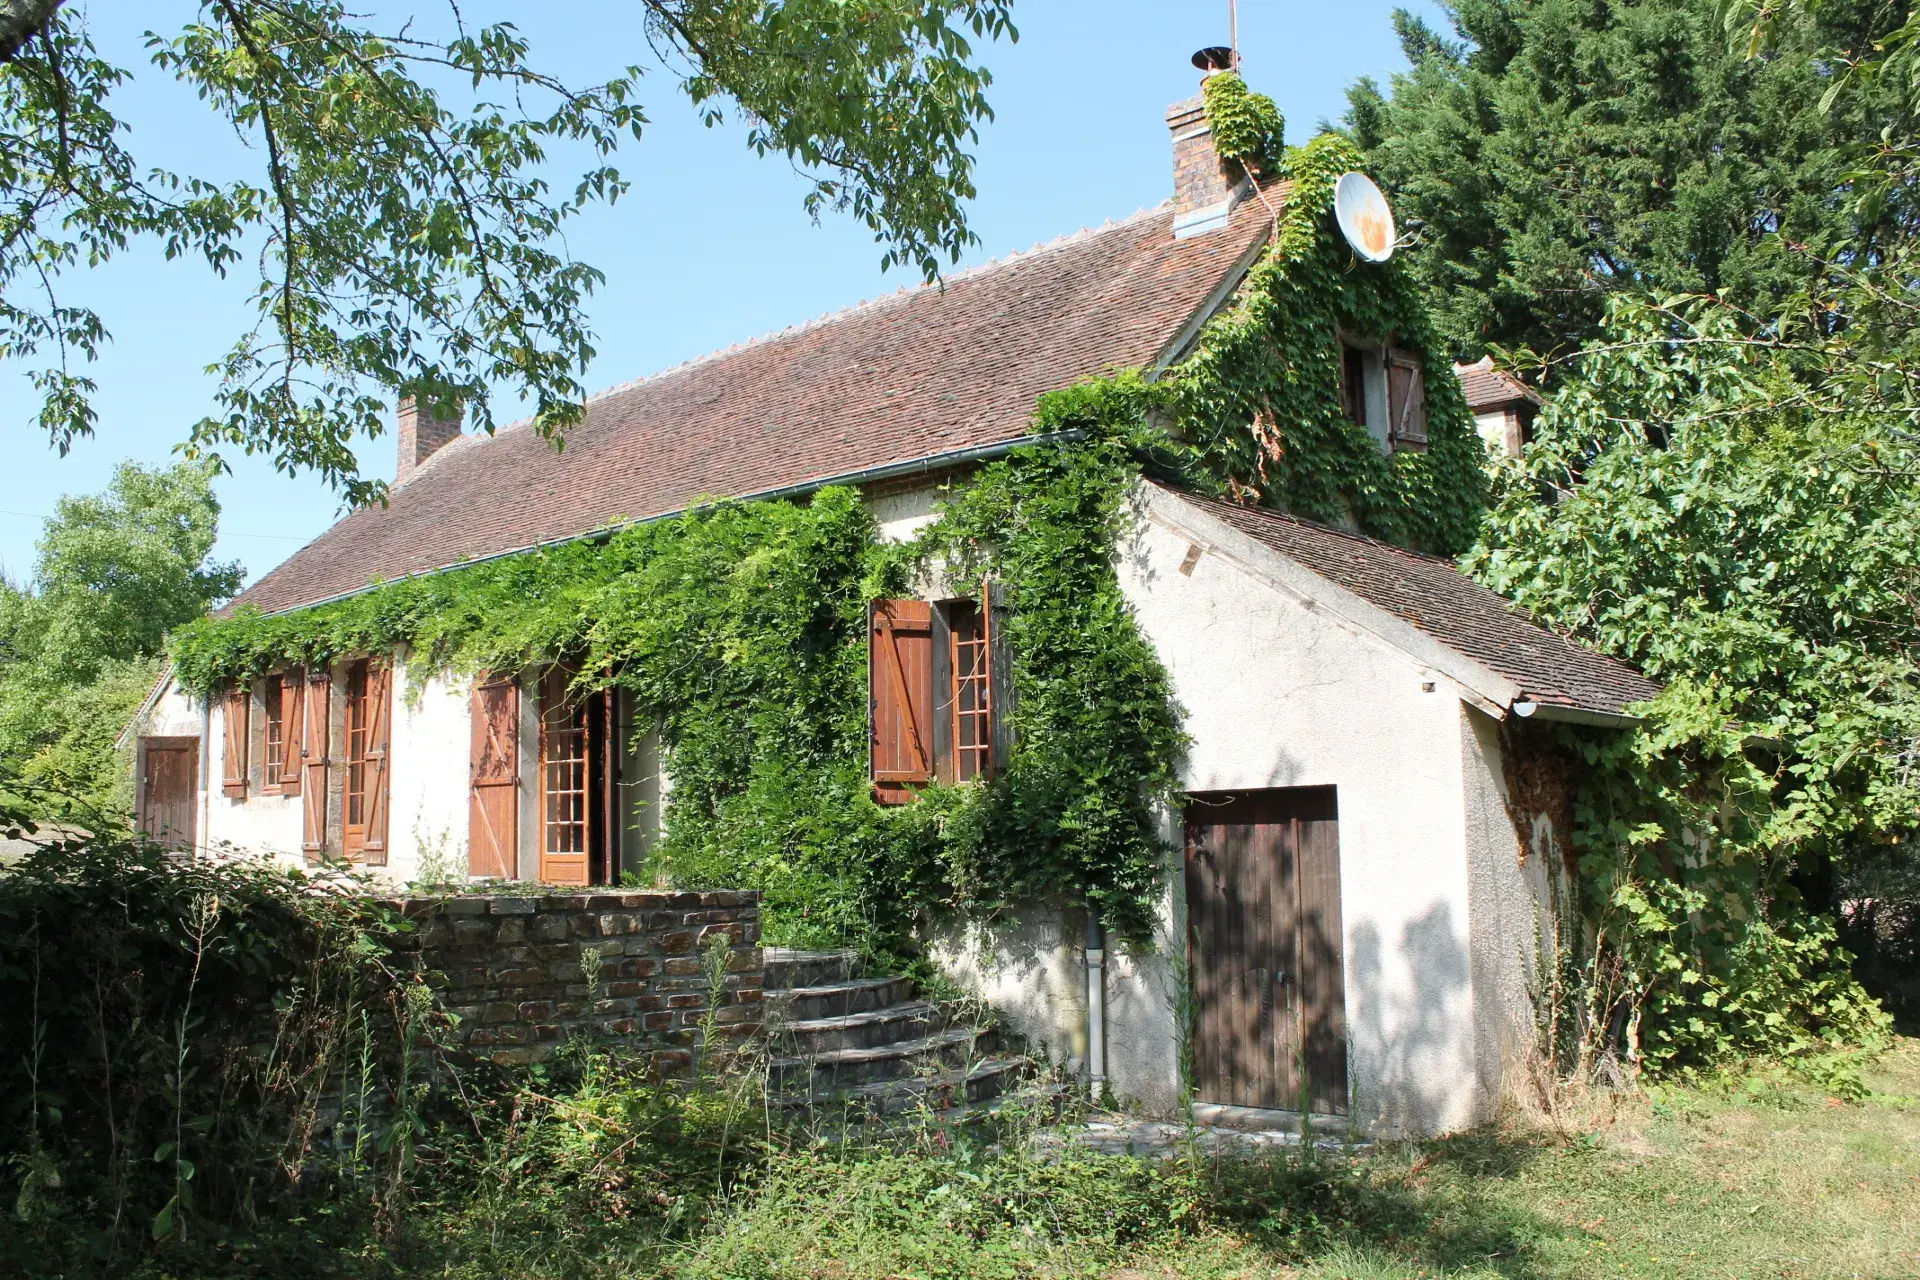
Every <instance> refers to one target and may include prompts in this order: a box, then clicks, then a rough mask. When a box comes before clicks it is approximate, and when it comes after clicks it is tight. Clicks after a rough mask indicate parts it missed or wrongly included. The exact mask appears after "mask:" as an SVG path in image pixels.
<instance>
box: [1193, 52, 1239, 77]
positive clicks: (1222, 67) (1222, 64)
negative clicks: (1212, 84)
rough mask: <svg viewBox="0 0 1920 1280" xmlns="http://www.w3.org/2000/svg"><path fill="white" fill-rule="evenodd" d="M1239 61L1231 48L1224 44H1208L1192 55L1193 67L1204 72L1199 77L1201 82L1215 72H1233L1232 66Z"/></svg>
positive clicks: (1233, 67)
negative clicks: (1204, 73)
mask: <svg viewBox="0 0 1920 1280" xmlns="http://www.w3.org/2000/svg"><path fill="white" fill-rule="evenodd" d="M1239 61H1240V59H1239V58H1238V57H1237V56H1235V54H1234V52H1233V49H1232V48H1231V46H1228V45H1224V44H1210V45H1208V46H1207V47H1206V48H1204V49H1202V50H1200V51H1199V52H1197V53H1195V54H1194V55H1193V65H1194V66H1196V67H1198V68H1200V70H1202V71H1204V72H1206V75H1203V76H1201V77H1200V78H1201V79H1202V80H1204V79H1206V78H1207V76H1210V75H1212V74H1213V73H1214V72H1216V71H1233V70H1235V69H1236V68H1235V65H1234V64H1235V63H1237V62H1239Z"/></svg>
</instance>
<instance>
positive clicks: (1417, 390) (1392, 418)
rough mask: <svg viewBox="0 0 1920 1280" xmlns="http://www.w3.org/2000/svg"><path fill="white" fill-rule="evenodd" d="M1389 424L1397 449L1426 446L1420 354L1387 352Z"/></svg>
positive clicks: (1424, 385)
mask: <svg viewBox="0 0 1920 1280" xmlns="http://www.w3.org/2000/svg"><path fill="white" fill-rule="evenodd" d="M1387 423H1388V428H1389V437H1388V438H1389V441H1390V443H1391V444H1392V446H1393V447H1394V448H1395V449H1400V448H1407V449H1412V450H1415V451H1416V452H1421V453H1424V452H1425V451H1426V448H1427V378H1426V369H1425V366H1424V365H1423V364H1422V363H1421V360H1420V357H1419V355H1418V354H1417V353H1415V352H1412V351H1404V350H1401V349H1398V348H1389V349H1388V351H1387Z"/></svg>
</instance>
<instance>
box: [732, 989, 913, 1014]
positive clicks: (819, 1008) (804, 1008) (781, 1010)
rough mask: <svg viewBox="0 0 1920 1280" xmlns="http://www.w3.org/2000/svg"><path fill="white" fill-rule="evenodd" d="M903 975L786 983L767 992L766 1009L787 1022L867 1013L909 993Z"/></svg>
mask: <svg viewBox="0 0 1920 1280" xmlns="http://www.w3.org/2000/svg"><path fill="white" fill-rule="evenodd" d="M912 990H913V984H912V983H911V982H909V981H907V979H905V978H853V979H850V980H848V981H846V982H828V983H822V984H820V985H819V986H811V987H787V988H784V989H777V990H770V991H768V992H767V993H766V997H765V998H766V1005H767V1009H768V1011H769V1012H771V1013H775V1014H778V1015H779V1016H781V1017H783V1018H786V1019H787V1020H788V1021H790V1022H794V1021H799V1022H804V1021H810V1020H812V1019H815V1018H837V1017H844V1016H845V1015H847V1014H853V1013H867V1012H869V1011H871V1010H875V1009H884V1008H886V1007H887V1006H888V1005H892V1004H898V1003H900V1002H901V1001H903V1000H905V999H907V997H908V996H909V995H910V994H911V993H912Z"/></svg>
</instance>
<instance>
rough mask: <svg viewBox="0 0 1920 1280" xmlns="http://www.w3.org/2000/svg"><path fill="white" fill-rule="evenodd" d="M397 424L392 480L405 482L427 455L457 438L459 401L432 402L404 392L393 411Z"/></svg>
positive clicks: (459, 418) (431, 454)
mask: <svg viewBox="0 0 1920 1280" xmlns="http://www.w3.org/2000/svg"><path fill="white" fill-rule="evenodd" d="M395 416H396V417H397V419H398V425H399V432H398V435H399V445H400V449H399V454H400V456H399V458H398V459H397V460H396V462H395V465H394V468H393V482H394V483H395V484H405V483H406V482H407V481H408V480H409V479H411V478H412V476H413V473H414V472H416V471H418V470H419V469H420V468H421V466H423V465H424V464H425V463H426V461H427V459H428V458H431V457H432V456H433V455H434V454H436V453H438V452H439V451H440V450H441V449H443V448H445V447H446V446H447V445H449V444H452V443H453V442H454V441H455V440H458V439H459V438H460V420H461V417H462V414H461V409H460V402H459V401H458V400H457V399H456V400H453V401H451V402H445V401H443V402H438V403H436V402H435V401H433V400H432V399H431V398H429V397H425V396H417V395H414V394H413V393H412V392H408V393H407V394H405V395H402V396H401V397H400V405H399V411H398V413H397V414H396V415H395Z"/></svg>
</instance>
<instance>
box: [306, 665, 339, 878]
mask: <svg viewBox="0 0 1920 1280" xmlns="http://www.w3.org/2000/svg"><path fill="white" fill-rule="evenodd" d="M305 693H306V697H305V699H304V701H305V704H306V705H305V706H304V707H303V708H302V709H301V712H300V773H301V779H300V788H301V801H300V813H301V821H300V847H301V849H302V850H303V851H304V852H305V853H306V855H307V860H308V861H309V862H314V861H318V860H319V859H320V857H321V856H322V855H324V854H325V853H326V851H327V763H328V761H327V741H328V737H329V734H328V728H329V724H328V719H329V718H328V714H327V712H328V701H329V699H330V697H331V696H332V690H331V686H330V685H329V683H328V680H327V672H326V669H325V668H324V667H323V668H321V669H319V670H309V671H308V672H307V679H306V688H305Z"/></svg>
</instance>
